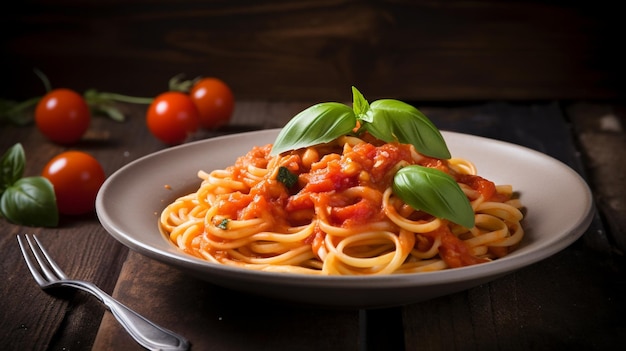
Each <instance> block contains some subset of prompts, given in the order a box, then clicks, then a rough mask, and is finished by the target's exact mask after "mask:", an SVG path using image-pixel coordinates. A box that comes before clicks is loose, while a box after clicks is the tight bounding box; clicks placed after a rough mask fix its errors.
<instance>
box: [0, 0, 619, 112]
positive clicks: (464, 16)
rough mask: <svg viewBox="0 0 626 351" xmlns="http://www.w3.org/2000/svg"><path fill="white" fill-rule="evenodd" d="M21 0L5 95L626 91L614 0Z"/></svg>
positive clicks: (3, 68) (12, 21) (612, 95)
mask: <svg viewBox="0 0 626 351" xmlns="http://www.w3.org/2000/svg"><path fill="white" fill-rule="evenodd" d="M573 3H574V4H572V2H571V1H557V0H551V1H500V0H482V1H480V0H479V1H455V0H451V1H402V0H398V1H333V0H326V1H325V0H322V1H317V0H308V1H256V0H255V1H193V0H184V1H175V0H169V1H168V0H161V1H148V0H130V1H126V0H96V1H78V0H57V1H28V0H27V1H20V2H14V3H13V4H12V6H11V8H6V7H3V9H2V11H1V12H0V21H1V23H2V27H3V30H2V32H3V34H2V45H1V47H0V48H1V50H2V52H1V54H0V60H1V61H0V72H1V81H2V84H0V97H3V98H12V99H25V98H28V97H33V96H38V95H41V94H42V93H43V91H44V88H43V85H42V83H41V81H40V80H39V78H37V76H36V75H35V74H34V73H33V68H35V67H36V68H38V69H40V70H41V71H43V72H44V73H45V74H46V75H47V76H48V77H49V79H50V81H51V83H52V86H53V87H67V88H72V89H75V90H78V91H84V90H86V89H89V88H96V89H98V90H101V91H112V92H117V93H123V94H128V95H135V96H154V95H156V94H158V93H160V92H162V91H163V90H166V89H167V82H168V80H169V79H170V78H171V77H172V76H174V75H176V74H179V73H183V74H185V75H186V77H188V78H193V77H196V76H198V75H203V76H217V77H220V78H222V79H223V80H225V81H226V82H227V83H229V84H230V85H231V86H232V88H233V91H234V92H235V95H236V97H237V99H249V100H255V99H269V100H323V101H328V100H350V99H351V91H350V86H352V85H355V86H357V87H358V88H359V90H361V92H363V93H364V94H365V96H366V98H368V99H369V100H373V99H375V98H380V97H393V98H398V99H404V100H411V101H431V102H432V101H442V100H446V101H477V100H508V101H511V100H552V99H559V100H568V99H593V100H607V99H623V98H624V97H625V96H626V82H625V78H626V75H625V74H624V69H623V65H624V62H626V60H625V58H626V54H624V53H623V52H622V51H623V50H622V46H623V44H624V32H625V30H624V25H623V23H622V22H621V21H620V18H621V17H622V15H621V11H618V9H617V4H618V2H614V1H603V0H601V1H584V2H577V1H574V2H573Z"/></svg>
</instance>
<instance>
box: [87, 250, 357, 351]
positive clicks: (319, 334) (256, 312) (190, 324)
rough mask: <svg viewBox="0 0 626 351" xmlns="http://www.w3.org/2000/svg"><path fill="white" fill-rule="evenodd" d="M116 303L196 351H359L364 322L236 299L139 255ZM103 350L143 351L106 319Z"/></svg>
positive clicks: (127, 269) (247, 297) (349, 313)
mask: <svg viewBox="0 0 626 351" xmlns="http://www.w3.org/2000/svg"><path fill="white" fill-rule="evenodd" d="M114 296H116V297H117V298H118V299H119V300H120V301H123V302H124V303H125V304H126V305H127V306H129V307H131V308H133V309H135V310H136V311H137V312H139V313H141V314H143V315H144V316H146V317H148V318H149V319H151V320H153V321H155V322H156V323H158V324H160V325H162V326H164V327H166V328H168V329H171V330H173V331H176V332H179V333H182V331H184V333H183V335H184V336H185V337H186V338H188V339H189V340H190V341H191V343H192V347H193V349H197V350H209V349H214V350H233V351H234V350H251V349H253V350H279V349H297V350H330V349H339V350H356V349H357V348H358V340H359V337H358V335H359V314H358V311H354V310H332V309H331V310H327V309H323V308H313V307H307V306H302V305H290V304H285V303H281V302H278V301H273V300H269V299H264V298H260V297H257V296H254V295H252V294H247V293H242V292H236V291H231V290H227V289H223V288H220V287H217V286H215V285H213V284H210V283H207V282H205V281H202V280H199V279H197V278H194V277H191V276H188V275H186V274H184V273H181V272H180V271H178V270H176V269H174V268H172V267H169V266H167V265H165V264H162V263H159V262H156V261H154V260H151V259H149V258H146V257H145V256H142V255H140V254H138V253H135V252H132V253H131V254H130V255H129V257H128V260H127V261H126V262H125V264H124V267H123V269H122V272H121V273H120V279H119V282H118V285H117V287H116V288H115V292H114ZM93 347H94V349H97V350H101V349H102V350H122V349H123V350H129V351H130V350H143V348H142V347H141V346H139V345H137V344H135V343H134V341H133V340H132V339H131V338H130V336H128V334H126V332H125V331H123V329H122V328H121V327H120V326H119V325H118V324H117V322H116V321H115V320H114V319H113V317H112V315H110V314H107V315H105V316H104V319H103V321H102V325H101V327H100V330H99V332H98V336H97V338H96V339H95V342H94V346H93Z"/></svg>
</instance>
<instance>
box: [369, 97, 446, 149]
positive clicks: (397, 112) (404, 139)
mask: <svg viewBox="0 0 626 351" xmlns="http://www.w3.org/2000/svg"><path fill="white" fill-rule="evenodd" d="M370 111H371V113H372V115H373V119H372V121H371V122H370V123H367V124H365V125H364V128H365V130H367V131H368V132H370V133H371V134H372V135H373V136H375V137H377V138H378V139H381V140H383V141H386V142H388V143H389V142H393V141H398V142H401V143H405V144H412V145H413V146H414V147H415V149H416V150H417V151H418V152H420V153H422V154H424V155H426V156H430V157H435V158H443V159H448V158H450V151H449V150H448V146H447V145H446V142H445V140H444V139H443V136H442V135H441V132H439V129H437V127H435V125H434V124H433V123H432V122H431V121H430V120H429V119H428V117H426V116H425V115H424V114H423V113H422V112H420V111H419V110H418V109H416V108H415V107H413V106H411V105H409V104H407V103H404V102H402V101H398V100H391V99H383V100H376V101H374V102H372V104H371V105H370Z"/></svg>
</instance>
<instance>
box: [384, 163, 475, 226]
mask: <svg viewBox="0 0 626 351" xmlns="http://www.w3.org/2000/svg"><path fill="white" fill-rule="evenodd" d="M393 192H394V194H395V195H396V196H398V197H399V198H400V199H402V201H404V202H405V203H407V204H408V205H409V206H411V207H413V208H414V209H416V210H421V211H424V212H426V213H428V214H430V215H432V216H435V217H438V218H444V219H447V220H449V221H451V222H454V223H456V224H460V225H462V226H464V227H466V228H472V227H474V210H473V209H472V206H471V204H470V202H469V200H468V198H467V196H466V195H465V193H463V190H461V187H460V186H459V185H458V183H457V182H456V181H455V180H454V178H452V177H451V176H450V175H448V174H446V173H444V172H442V171H440V170H438V169H434V168H428V167H422V166H418V165H411V166H406V167H403V168H401V169H400V170H399V171H398V172H397V173H396V175H395V176H394V179H393Z"/></svg>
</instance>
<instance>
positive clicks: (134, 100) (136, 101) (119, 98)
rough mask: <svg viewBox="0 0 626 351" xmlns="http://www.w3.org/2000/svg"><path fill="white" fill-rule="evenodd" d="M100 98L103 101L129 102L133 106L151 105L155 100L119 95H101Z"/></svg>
mask: <svg viewBox="0 0 626 351" xmlns="http://www.w3.org/2000/svg"><path fill="white" fill-rule="evenodd" d="M98 96H99V97H100V98H102V99H108V100H115V101H119V102H128V103H131V104H150V103H152V100H154V98H147V97H137V96H128V95H122V94H117V93H99V94H98Z"/></svg>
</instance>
